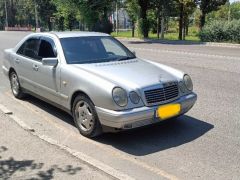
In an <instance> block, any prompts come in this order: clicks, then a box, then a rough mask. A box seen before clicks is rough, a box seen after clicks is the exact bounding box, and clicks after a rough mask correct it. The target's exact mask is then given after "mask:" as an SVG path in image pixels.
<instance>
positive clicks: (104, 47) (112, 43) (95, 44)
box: [60, 36, 135, 64]
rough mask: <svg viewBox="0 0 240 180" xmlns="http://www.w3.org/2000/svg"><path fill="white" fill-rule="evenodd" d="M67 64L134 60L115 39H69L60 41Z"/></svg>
mask: <svg viewBox="0 0 240 180" xmlns="http://www.w3.org/2000/svg"><path fill="white" fill-rule="evenodd" d="M60 41H61V44H62V47H63V51H64V55H65V58H66V61H67V63H68V64H84V63H100V62H109V61H121V60H128V59H133V58H135V55H134V54H133V53H132V52H130V51H129V50H128V49H127V48H126V47H125V46H123V45H122V44H121V43H120V42H118V41H117V40H116V39H114V38H112V37H108V36H89V37H71V38H62V39H60Z"/></svg>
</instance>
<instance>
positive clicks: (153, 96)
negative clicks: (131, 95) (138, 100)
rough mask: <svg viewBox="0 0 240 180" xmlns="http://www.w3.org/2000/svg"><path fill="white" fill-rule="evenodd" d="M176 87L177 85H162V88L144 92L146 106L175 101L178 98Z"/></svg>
mask: <svg viewBox="0 0 240 180" xmlns="http://www.w3.org/2000/svg"><path fill="white" fill-rule="evenodd" d="M178 93H179V92H178V85H177V83H174V84H171V85H167V86H166V85H164V87H162V88H157V89H151V90H147V91H144V94H145V97H146V101H147V103H148V104H150V105H151V104H157V103H164V102H166V101H169V100H172V99H175V98H177V97H178Z"/></svg>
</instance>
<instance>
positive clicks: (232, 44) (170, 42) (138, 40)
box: [115, 37, 240, 48]
mask: <svg viewBox="0 0 240 180" xmlns="http://www.w3.org/2000/svg"><path fill="white" fill-rule="evenodd" d="M115 38H116V39H118V40H120V41H129V42H130V41H131V42H140V43H161V44H174V45H201V46H212V47H226V48H240V44H234V43H217V42H194V41H187V40H186V41H184V40H172V41H171V40H160V39H148V38H146V39H140V38H126V37H115Z"/></svg>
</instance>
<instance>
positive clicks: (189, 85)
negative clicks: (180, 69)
mask: <svg viewBox="0 0 240 180" xmlns="http://www.w3.org/2000/svg"><path fill="white" fill-rule="evenodd" d="M183 81H184V84H185V86H186V88H187V89H188V90H189V91H192V90H193V83H192V80H191V78H190V76H189V75H187V74H185V75H184V77H183Z"/></svg>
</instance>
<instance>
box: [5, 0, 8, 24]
mask: <svg viewBox="0 0 240 180" xmlns="http://www.w3.org/2000/svg"><path fill="white" fill-rule="evenodd" d="M5 15H6V19H5V21H6V22H5V24H6V27H8V9H7V1H6V0H5Z"/></svg>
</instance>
